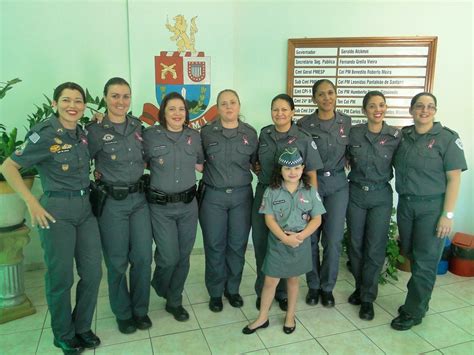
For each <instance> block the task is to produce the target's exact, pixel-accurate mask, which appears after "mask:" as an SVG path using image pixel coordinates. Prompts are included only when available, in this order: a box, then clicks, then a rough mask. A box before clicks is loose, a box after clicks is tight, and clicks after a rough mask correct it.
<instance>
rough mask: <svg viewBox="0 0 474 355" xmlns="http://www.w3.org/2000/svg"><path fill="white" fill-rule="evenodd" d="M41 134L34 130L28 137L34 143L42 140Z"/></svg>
mask: <svg viewBox="0 0 474 355" xmlns="http://www.w3.org/2000/svg"><path fill="white" fill-rule="evenodd" d="M40 138H41V137H40V135H39V134H38V133H37V132H33V133H32V134H30V136H29V137H28V139H29V140H30V141H31V142H32V143H36V142H38V141H39V140H40Z"/></svg>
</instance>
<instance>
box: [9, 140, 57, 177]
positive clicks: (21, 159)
mask: <svg viewBox="0 0 474 355" xmlns="http://www.w3.org/2000/svg"><path fill="white" fill-rule="evenodd" d="M50 143H51V142H50V141H49V140H48V139H47V137H46V134H45V133H42V132H36V131H30V132H28V133H27V135H26V138H25V143H24V148H22V149H19V150H17V151H15V152H14V153H13V154H12V155H11V156H10V158H11V159H12V160H13V161H14V162H15V163H17V164H18V165H20V166H21V167H22V168H30V167H32V166H34V165H36V164H38V163H40V162H41V161H43V160H46V159H48V158H49V157H50V156H51V152H50V150H49V149H50V146H51V144H50Z"/></svg>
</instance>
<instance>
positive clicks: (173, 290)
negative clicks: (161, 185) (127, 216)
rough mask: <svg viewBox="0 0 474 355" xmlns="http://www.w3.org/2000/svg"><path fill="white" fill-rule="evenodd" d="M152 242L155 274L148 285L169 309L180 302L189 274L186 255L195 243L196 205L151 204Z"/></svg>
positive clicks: (192, 202) (177, 203) (191, 203)
mask: <svg viewBox="0 0 474 355" xmlns="http://www.w3.org/2000/svg"><path fill="white" fill-rule="evenodd" d="M149 206H150V214H151V222H152V227H153V238H154V240H155V244H156V249H155V264H156V266H155V271H154V272H153V278H152V281H151V285H152V286H153V288H154V289H155V291H156V293H157V294H158V296H160V297H164V298H166V304H167V305H168V306H170V307H178V306H181V305H182V302H183V296H182V295H183V290H184V283H185V281H186V278H187V276H188V273H189V256H190V255H191V251H192V250H193V246H194V241H195V240H196V230H197V221H198V208H197V202H196V199H195V198H194V199H193V200H192V201H191V202H190V203H184V202H175V203H167V204H165V205H159V204H150V205H149Z"/></svg>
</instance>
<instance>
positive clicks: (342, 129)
mask: <svg viewBox="0 0 474 355" xmlns="http://www.w3.org/2000/svg"><path fill="white" fill-rule="evenodd" d="M339 135H340V136H341V138H346V137H347V136H346V133H345V132H344V125H342V124H341V125H340V126H339Z"/></svg>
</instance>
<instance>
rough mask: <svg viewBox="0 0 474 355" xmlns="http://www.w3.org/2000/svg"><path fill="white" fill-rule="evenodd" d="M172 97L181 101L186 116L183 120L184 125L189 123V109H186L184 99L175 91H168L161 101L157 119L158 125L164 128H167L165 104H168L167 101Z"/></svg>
mask: <svg viewBox="0 0 474 355" xmlns="http://www.w3.org/2000/svg"><path fill="white" fill-rule="evenodd" d="M173 99H178V100H181V101H183V104H184V108H185V110H186V118H185V120H184V126H187V125H188V124H189V110H188V105H186V100H185V99H184V97H182V96H181V95H180V94H178V93H177V92H170V93H169V94H168V95H166V96H165V97H164V98H163V100H162V101H161V105H160V112H158V120H159V122H160V125H161V126H162V127H163V128H165V129H168V127H167V126H166V117H165V109H166V106H167V105H168V102H169V101H170V100H173Z"/></svg>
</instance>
